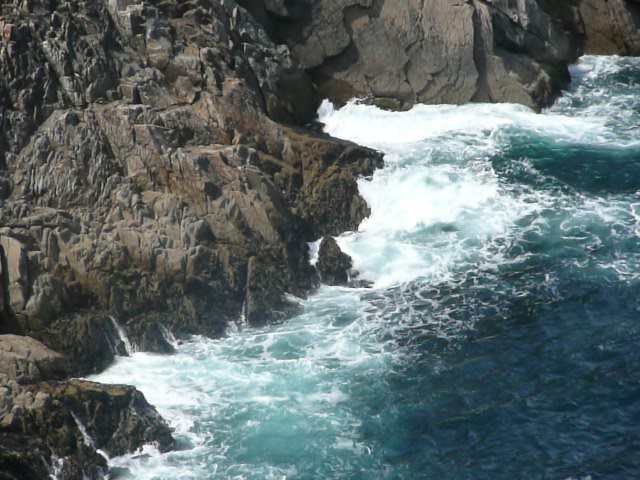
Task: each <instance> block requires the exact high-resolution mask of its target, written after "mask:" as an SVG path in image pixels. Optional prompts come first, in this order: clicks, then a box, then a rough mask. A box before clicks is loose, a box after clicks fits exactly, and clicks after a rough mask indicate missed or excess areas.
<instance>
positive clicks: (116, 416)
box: [0, 377, 173, 480]
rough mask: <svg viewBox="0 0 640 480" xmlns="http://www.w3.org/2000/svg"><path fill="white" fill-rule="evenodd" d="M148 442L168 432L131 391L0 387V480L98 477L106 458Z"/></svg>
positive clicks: (54, 385)
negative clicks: (4, 479) (52, 476)
mask: <svg viewBox="0 0 640 480" xmlns="http://www.w3.org/2000/svg"><path fill="white" fill-rule="evenodd" d="M148 443H154V444H156V445H157V447H158V448H159V449H160V450H161V451H166V450H168V449H170V448H172V447H173V438H172V436H171V431H170V430H169V427H168V426H167V424H166V423H165V422H164V420H163V419H162V418H161V417H160V415H159V414H158V413H157V412H156V410H155V409H154V408H153V407H152V406H151V405H149V404H148V403H147V402H146V400H145V399H144V397H143V396H142V394H140V392H138V391H137V390H136V389H135V388H133V387H126V386H115V385H100V384H97V383H93V382H87V381H82V380H70V381H66V382H39V383H35V384H31V385H27V386H20V385H18V384H17V383H14V382H12V381H10V380H6V377H4V379H3V383H2V387H0V445H1V446H2V448H0V478H8V479H14V478H15V479H21V480H23V479H43V478H49V474H51V473H54V474H55V478H57V479H59V480H76V479H79V478H88V479H91V480H93V479H99V478H103V477H104V474H105V473H106V471H107V463H106V458H107V457H108V456H110V455H122V454H124V453H126V452H132V451H135V450H136V449H138V448H140V447H141V446H143V445H144V444H148Z"/></svg>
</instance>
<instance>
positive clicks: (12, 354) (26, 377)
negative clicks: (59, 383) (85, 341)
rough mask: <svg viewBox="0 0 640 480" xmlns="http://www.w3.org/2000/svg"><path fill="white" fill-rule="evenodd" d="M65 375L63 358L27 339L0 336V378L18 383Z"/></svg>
mask: <svg viewBox="0 0 640 480" xmlns="http://www.w3.org/2000/svg"><path fill="white" fill-rule="evenodd" d="M68 373H69V368H68V366H67V365H66V364H65V360H64V357H63V356H62V355H60V354H59V353H58V352H54V351H53V350H51V349H50V348H47V347H46V346H44V345H43V344H42V343H40V342H38V341H37V340H35V339H33V338H30V337H22V336H19V335H0V376H1V375H5V376H6V377H8V378H11V379H13V380H15V381H17V382H18V383H22V384H24V383H33V382H38V381H41V380H47V379H55V378H59V379H62V378H64V377H65V376H67V375H68Z"/></svg>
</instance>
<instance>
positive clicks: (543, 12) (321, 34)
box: [241, 0, 640, 109]
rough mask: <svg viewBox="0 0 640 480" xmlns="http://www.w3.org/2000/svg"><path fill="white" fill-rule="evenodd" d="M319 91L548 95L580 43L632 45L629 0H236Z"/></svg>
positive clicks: (407, 101)
mask: <svg viewBox="0 0 640 480" xmlns="http://www.w3.org/2000/svg"><path fill="white" fill-rule="evenodd" d="M241 3H242V4H244V5H245V6H246V7H247V8H248V9H249V10H251V11H252V12H253V13H254V15H255V17H256V18H258V19H260V20H261V21H262V22H263V24H264V25H265V26H266V28H267V30H269V31H271V32H272V35H273V36H274V37H275V38H277V39H278V40H279V41H281V42H283V43H286V44H287V45H288V46H289V47H290V49H291V51H292V53H293V56H294V57H295V58H296V59H297V60H298V61H299V62H300V63H301V64H302V65H303V66H304V67H305V68H306V69H307V70H308V71H309V74H310V75H311V77H312V78H313V80H314V82H315V83H316V84H317V85H318V88H319V91H320V94H321V96H323V97H328V98H331V99H333V100H335V101H337V102H338V103H344V102H346V101H347V100H349V99H350V98H352V97H362V98H365V99H368V100H369V101H372V102H374V103H376V104H378V105H381V106H383V107H389V108H394V109H404V108H408V107H410V106H412V105H414V104H415V103H453V104H462V103H467V102H473V101H478V102H515V103H522V104H524V105H528V106H531V107H534V108H540V107H544V106H546V105H548V104H549V103H551V102H552V101H553V100H554V99H555V98H556V96H557V95H558V93H559V92H560V90H561V89H562V88H563V87H564V86H566V84H567V83H568V81H569V74H568V70H567V65H568V64H569V63H571V62H573V61H574V60H576V59H577V58H578V56H580V55H581V54H582V53H583V52H587V53H607V54H613V53H617V54H631V55H633V54H637V52H638V51H639V42H640V31H639V29H638V28H639V27H640V4H639V3H638V2H637V1H636V0H608V1H603V0H565V1H550V0H521V1H513V0H491V1H489V0H300V1H299V2H285V1H281V0H270V1H259V0H241Z"/></svg>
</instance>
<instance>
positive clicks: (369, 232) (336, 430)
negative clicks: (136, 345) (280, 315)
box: [98, 57, 640, 480]
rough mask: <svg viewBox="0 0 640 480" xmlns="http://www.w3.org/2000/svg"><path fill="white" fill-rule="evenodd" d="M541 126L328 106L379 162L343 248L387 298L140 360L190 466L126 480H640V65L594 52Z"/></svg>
mask: <svg viewBox="0 0 640 480" xmlns="http://www.w3.org/2000/svg"><path fill="white" fill-rule="evenodd" d="M573 75H574V82H573V84H572V87H571V90H570V91H568V92H566V94H565V95H564V96H563V98H562V99H560V100H559V101H558V103H557V104H556V105H555V106H554V107H553V108H552V109H550V110H549V111H547V112H545V113H544V114H542V115H536V114H534V113H533V112H530V111H528V110H527V109H525V108H523V107H519V106H513V105H500V106H496V105H470V106H464V107H450V106H437V107H426V106H420V107H416V108H414V109H413V110H412V111H410V112H404V113H389V112H383V111H380V110H377V109H375V108H374V107H370V106H364V105H357V104H350V105H348V106H346V107H344V108H343V109H341V110H339V111H335V110H333V109H332V108H331V107H330V106H328V105H325V106H324V107H323V109H322V111H321V117H322V119H323V120H324V121H325V122H326V125H327V131H329V132H330V133H332V134H334V135H336V136H341V137H344V138H350V139H353V140H355V141H358V142H361V143H364V144H368V145H371V146H374V147H377V148H380V149H382V150H384V151H385V152H386V154H387V156H386V167H385V168H384V169H383V170H381V171H380V172H378V173H376V175H375V176H374V178H373V179H369V180H363V181H362V182H361V184H360V189H361V192H362V194H363V195H364V196H365V198H366V199H367V201H368V202H369V204H370V205H371V207H372V216H371V217H370V218H369V219H368V220H366V221H365V222H364V223H363V225H362V226H361V228H360V230H359V232H355V233H351V234H346V235H344V236H343V237H341V238H340V239H339V242H340V244H341V245H342V246H343V248H344V249H345V250H346V251H348V252H349V253H350V254H351V255H352V256H353V258H354V261H355V264H356V267H357V268H358V269H359V270H360V271H361V274H362V275H363V276H364V277H366V278H369V279H370V280H372V281H374V282H375V288H374V289H371V290H349V289H341V288H323V289H322V290H321V291H320V292H319V293H318V294H317V295H315V296H314V297H312V298H310V299H309V300H307V301H305V302H304V305H305V312H304V314H302V315H300V316H299V317H296V318H293V319H291V320H290V321H289V322H287V323H285V324H284V325H280V326H277V327H269V328H266V329H264V330H253V329H246V328H245V329H240V330H239V331H234V332H230V334H229V336H228V337H227V338H225V339H221V340H216V341H212V340H207V339H202V338H195V339H193V340H192V341H190V342H187V343H185V344H184V345H182V346H181V347H180V348H179V353H178V354H176V355H174V356H169V357H162V356H153V355H148V354H135V355H134V356H133V357H131V358H123V359H120V360H119V361H118V362H117V363H116V365H114V366H113V367H112V368H111V369H110V370H108V371H107V372H105V373H104V374H102V375H100V376H99V377H98V379H100V380H103V381H117V382H128V383H133V384H135V385H137V386H138V387H140V388H141V389H142V390H143V392H144V393H145V394H146V395H147V397H148V398H149V400H150V401H151V402H152V403H155V404H156V405H158V406H159V408H160V411H161V412H162V413H163V414H164V415H165V416H166V417H167V418H168V419H169V420H170V422H171V423H172V425H173V426H174V427H175V428H176V435H177V437H178V438H179V440H180V442H181V444H182V446H183V450H181V451H179V452H172V453H169V454H164V455H161V454H159V453H158V452H157V451H155V450H154V449H153V448H151V447H150V448H149V449H147V451H146V453H147V455H143V456H142V457H131V456H130V457H123V458H119V459H114V460H113V462H112V463H113V464H114V465H117V466H121V467H125V468H127V469H129V472H130V478H154V479H174V478H194V479H196V478H197V479H205V478H206V479H209V478H211V479H213V478H229V479H231V478H233V479H264V478H274V479H276V478H277V479H283V478H287V479H316V478H317V479H320V478H322V479H418V478H420V479H422V478H424V479H456V480H457V479H477V480H482V479H492V480H496V479H514V478H515V479H520V478H522V479H570V478H571V479H588V478H591V479H594V480H595V479H601V478H602V479H634V478H640V60H635V59H620V58H612V57H587V58H585V59H583V61H582V62H581V63H580V64H579V65H578V66H577V67H576V68H575V69H574V71H573Z"/></svg>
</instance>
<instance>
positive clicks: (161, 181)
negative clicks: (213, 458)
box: [0, 0, 640, 478]
mask: <svg viewBox="0 0 640 480" xmlns="http://www.w3.org/2000/svg"><path fill="white" fill-rule="evenodd" d="M639 9H640V4H638V3H637V2H634V1H630V0H609V1H608V2H604V1H602V0H582V1H578V0H575V1H566V2H557V1H551V0H297V1H290V0H238V2H236V1H235V0H179V1H177V0H98V1H95V0H91V1H89V0H86V1H83V0H59V1H52V0H0V125H1V128H0V278H1V279H2V281H1V282H0V334H10V335H5V336H3V338H2V340H1V341H0V374H2V375H4V377H3V378H6V381H5V382H4V383H5V384H6V385H7V388H6V389H5V390H4V391H3V392H4V393H3V395H4V396H3V397H2V398H4V400H2V401H0V419H1V418H4V420H2V421H3V422H4V423H3V426H4V428H3V429H2V431H1V432H0V445H3V446H5V447H6V451H7V452H13V453H11V454H7V455H5V456H4V457H0V478H5V477H6V478H40V477H39V475H40V473H41V472H42V471H43V470H42V469H45V470H46V468H48V469H51V468H54V467H55V465H54V462H53V460H52V459H54V458H61V456H66V457H69V458H71V459H72V461H70V463H69V465H71V466H73V468H72V467H69V468H72V470H73V469H75V470H73V472H75V473H77V472H78V471H80V470H84V471H85V474H86V475H88V477H89V478H97V477H98V476H99V471H100V468H102V467H103V466H104V462H102V461H101V460H100V458H101V457H100V458H99V457H96V456H95V450H96V448H102V447H100V446H97V445H94V446H93V447H91V446H90V447H88V451H89V453H86V452H85V453H83V452H84V450H86V449H84V447H82V442H81V441H80V440H81V438H82V436H81V435H80V433H82V432H80V430H78V428H77V425H76V427H74V425H75V423H72V422H71V421H70V419H71V420H73V417H72V416H69V415H70V413H69V412H70V411H71V410H72V407H73V408H76V407H78V408H79V406H80V405H83V406H82V408H80V410H79V411H82V409H84V411H85V412H90V411H94V410H95V409H104V408H109V409H110V408H112V406H113V405H116V404H118V403H117V401H116V400H117V398H124V397H126V398H128V399H129V400H127V402H128V403H127V402H125V403H126V405H129V406H131V405H134V404H135V405H137V407H136V408H138V407H139V408H140V409H142V410H143V411H144V412H146V413H144V415H142V417H144V418H147V419H150V420H149V423H148V425H155V427H154V428H152V430H153V431H154V432H156V433H157V434H158V435H155V436H152V437H153V438H155V439H156V440H157V439H158V438H160V439H162V438H164V439H165V440H164V444H165V445H168V441H167V440H166V438H167V437H166V432H165V431H164V430H163V428H166V425H165V426H164V427H163V426H162V422H161V419H160V420H159V419H157V418H156V417H155V415H157V414H155V415H154V414H153V412H152V411H151V410H148V409H147V408H146V407H144V405H143V404H142V403H141V402H142V400H143V399H142V400H140V399H139V398H138V395H139V394H138V393H137V392H135V390H132V389H129V390H126V391H125V392H124V393H123V391H121V390H118V389H117V388H116V387H113V388H111V387H104V388H103V390H100V393H99V394H97V393H96V388H98V387H93V386H91V385H89V384H74V383H69V382H64V381H63V382H62V383H52V382H54V381H58V380H61V379H63V378H65V377H66V376H69V375H84V374H87V373H90V372H93V371H96V370H99V369H101V368H104V367H105V366H107V365H108V364H109V362H111V361H112V360H113V357H114V355H116V354H126V349H125V345H124V344H123V342H122V338H121V332H119V329H123V330H124V332H125V333H126V334H127V335H128V336H129V337H130V338H131V339H132V341H133V343H134V345H135V346H136V348H139V349H144V350H155V351H169V350H171V346H170V345H169V343H168V342H167V338H166V337H167V336H168V333H167V332H172V333H174V334H177V335H186V334H191V333H200V334H206V335H214V336H215V335H221V334H222V333H223V332H224V330H225V328H226V326H227V325H228V324H229V322H234V321H238V320H239V319H240V318H241V314H242V313H243V315H242V317H243V318H244V320H246V321H247V322H249V323H251V324H261V323H264V322H269V321H277V320H280V319H283V318H285V317H286V316H287V315H289V314H290V313H291V312H292V311H294V310H295V308H296V304H294V303H291V302H290V301H289V300H287V294H294V295H299V296H303V295H305V294H307V293H308V292H309V291H310V290H312V289H313V288H314V287H315V286H317V284H318V281H319V279H320V278H323V279H324V281H326V282H329V283H345V282H346V281H347V278H348V275H347V270H348V269H349V268H350V260H349V259H348V258H345V256H344V255H343V254H341V252H339V250H336V249H337V245H335V248H333V247H334V245H333V244H332V243H331V241H330V240H328V241H326V242H324V245H325V248H324V250H323V251H325V254H326V255H327V257H326V261H323V260H321V261H320V263H319V265H320V267H321V272H320V273H321V275H319V274H318V272H316V271H315V269H314V268H313V267H311V266H310V265H309V262H308V255H309V254H308V248H307V242H310V241H312V240H316V239H318V238H319V237H322V236H331V235H336V234H338V233H340V232H342V231H345V230H351V229H355V228H356V227H357V226H358V224H359V223H360V221H361V220H362V219H363V218H364V217H366V215H367V214H368V207H367V205H366V204H365V202H364V201H363V199H362V198H361V197H360V196H359V194H358V190H357V184H356V180H357V178H358V177H360V176H367V175H371V174H372V173H373V171H374V170H375V169H376V168H378V167H380V166H381V163H382V159H381V156H380V154H378V153H377V152H374V151H371V150H369V149H365V148H362V147H359V146H357V145H354V144H351V143H349V142H344V141H340V140H336V139H333V138H330V137H327V136H325V135H322V134H320V133H317V131H318V128H317V126H316V125H314V123H313V122H314V118H315V111H316V109H317V107H318V105H319V101H320V99H322V98H323V97H329V98H331V99H332V100H333V101H335V102H338V103H340V102H344V101H346V100H348V99H349V98H351V97H353V96H359V97H365V98H368V99H370V100H371V101H374V102H375V103H377V104H379V105H382V106H386V107H389V108H408V107H409V106H411V105H413V104H414V103H417V102H426V103H465V102H470V101H510V102H519V103H523V104H525V105H529V106H531V107H534V108H540V107H542V106H544V105H547V104H548V103H550V102H551V101H552V100H553V99H554V98H555V96H556V95H557V94H558V92H559V91H560V89H561V88H562V87H563V86H564V85H565V84H566V82H567V81H568V70H567V66H568V64H569V63H570V62H572V61H574V60H575V59H576V58H577V57H578V56H579V55H580V54H581V53H582V52H584V51H586V52H589V53H620V54H636V53H637V52H638V50H639V49H640V40H639V39H638V25H639V19H640V11H639ZM333 243H335V242H333ZM16 335H17V336H16ZM27 335H28V336H29V338H28V339H26V338H25V337H24V336H27ZM40 342H42V343H43V344H44V345H42V344H41V343H40ZM118 388H119V387H118ZM85 391H89V392H93V393H90V394H89V393H87V394H86V395H85V394H84V393H82V392H85ZM38 392H45V394H46V395H48V397H47V398H49V399H50V400H46V401H45V400H44V397H42V396H38V395H39V394H38ZM69 392H75V393H73V394H72V393H69ZM77 392H81V393H82V394H81V393H77ZM76 393H77V395H80V396H81V398H82V400H77V398H76V397H77V395H76ZM87 395H88V397H87ZM123 396H124V397H123ZM89 397H90V398H89ZM70 398H75V399H76V400H73V399H72V400H70ZM51 399H52V400H51ZM43 402H44V403H43ZM47 402H49V403H47ZM51 402H53V403H51ZM74 402H75V403H74ZM78 402H79V403H78ZM87 402H89V403H87ZM114 402H115V403H114ZM89 404H90V406H87V405H89ZM16 405H21V407H20V408H19V409H18V411H15V408H13V407H15V406H16ZM52 405H53V407H52ZM118 405H120V404H118ZM123 405H124V404H123ZM113 408H116V407H113ZM118 408H120V407H118ZM118 408H116V410H117V409H118ZM122 408H124V407H122ZM122 408H121V410H122ZM127 408H129V407H127ZM127 408H124V410H122V411H125V412H126V411H129V410H127ZM48 411H51V412H52V413H51V414H50V415H49V417H47V415H48V414H47V413H44V412H48ZM136 411H138V410H136ZM29 412H31V413H29ZM54 412H57V413H54ZM77 415H80V413H78V414H77ZM86 415H87V416H86V418H85V420H87V421H88V419H89V413H86ZM123 415H124V414H123ZM48 418H49V419H48ZM122 418H124V417H122V416H120V417H118V418H114V419H112V420H113V421H112V422H111V421H110V425H111V427H113V425H115V424H118V422H121V421H125V420H122ZM51 422H53V423H51ZM127 422H128V420H126V421H125V423H126V424H128V423H127ZM145 425H146V424H145ZM54 427H55V428H54ZM111 427H110V426H109V425H101V426H100V427H99V428H97V427H96V428H95V429H94V433H95V436H97V437H100V438H103V437H104V438H107V437H108V432H109V428H111ZM59 428H66V430H64V432H66V433H64V435H66V437H65V438H67V439H70V440H69V441H68V442H67V443H65V444H64V445H66V447H65V448H63V449H57V447H56V445H58V443H56V440H55V439H57V438H58V436H57V435H58V433H55V432H59V431H60V430H59ZM88 428H93V427H91V426H89V427H88ZM145 428H146V427H145ZM143 430H144V431H146V430H145V429H143ZM38 432H40V433H38ZM42 432H45V433H42ZM49 432H54V433H51V435H53V436H48V435H50V433H49ZM69 432H71V433H69ZM101 432H102V433H101ZM104 432H107V433H104ZM158 432H159V433H158ZM38 435H40V437H42V438H43V439H45V440H43V441H42V442H40V443H38V442H39V440H37V439H36V437H38ZM34 436H35V437H34ZM40 437H38V438H40ZM42 438H41V439H42ZM109 438H111V437H109ZM136 438H138V440H139V441H138V443H135V444H133V443H132V444H126V445H124V444H121V443H118V448H117V449H115V450H112V451H113V452H114V453H117V452H122V451H125V450H127V449H129V450H130V449H132V448H137V446H139V444H140V442H144V441H147V440H149V439H150V438H151V437H146V436H145V435H139V436H138V437H136ZM46 439H48V440H46ZM25 442H26V443H25ZM43 442H44V443H43ZM23 444H24V445H31V446H32V447H33V448H31V447H28V448H27V447H25V448H24V449H22V450H21V449H20V448H19V447H18V446H19V445H23ZM108 444H109V441H106V443H105V445H108ZM74 445H75V447H74ZM85 446H86V445H85ZM67 447H68V448H67ZM94 447H95V448H94ZM34 452H36V453H37V455H38V458H41V457H42V458H44V459H45V463H42V462H41V460H38V465H40V467H38V469H36V470H34V472H31V473H29V475H31V476H30V477H28V476H24V477H20V474H19V473H16V472H20V470H19V468H23V467H24V465H27V464H29V461H27V462H26V463H24V462H22V463H20V462H19V461H18V460H20V459H22V460H25V459H27V460H28V459H30V458H32V457H33V455H36V453H34ZM91 452H93V453H91ZM29 455H31V456H29ZM34 458H35V457H34ZM2 462H4V463H2ZM16 462H17V463H16ZM11 465H14V466H15V465H18V467H15V468H14V470H11V468H13V467H11V468H10V466H11ZM20 465H22V467H20ZM45 467H46V468H45ZM16 468H18V469H17V470H16ZM25 468H26V467H25ZM78 469H80V470H78ZM3 471H7V472H10V473H7V474H6V475H5V477H2V475H3V473H2V472H3ZM25 471H26V470H25ZM11 472H13V473H11ZM73 474H74V473H68V474H66V473H61V475H62V478H73ZM11 475H13V477H12V476H11ZM25 475H26V474H25ZM65 475H66V477H65Z"/></svg>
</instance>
